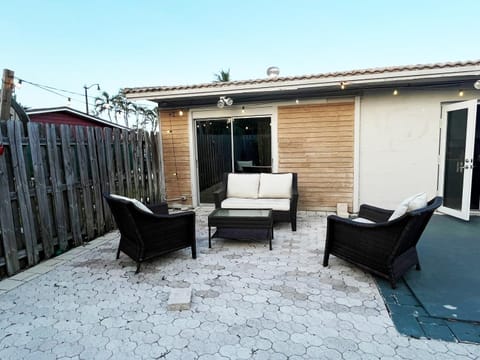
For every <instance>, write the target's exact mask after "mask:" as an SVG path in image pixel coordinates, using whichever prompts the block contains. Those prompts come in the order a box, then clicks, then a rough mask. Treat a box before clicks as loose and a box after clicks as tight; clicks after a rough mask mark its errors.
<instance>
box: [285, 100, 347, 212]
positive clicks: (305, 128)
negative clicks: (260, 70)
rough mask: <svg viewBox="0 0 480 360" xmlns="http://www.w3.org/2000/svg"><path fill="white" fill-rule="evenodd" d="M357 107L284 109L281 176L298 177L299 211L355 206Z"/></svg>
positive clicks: (328, 105) (333, 105)
mask: <svg viewBox="0 0 480 360" xmlns="http://www.w3.org/2000/svg"><path fill="white" fill-rule="evenodd" d="M354 108H355V103H354V102H353V101H352V102H337V103H325V104H312V105H293V106H279V107H278V167H279V168H278V170H279V172H283V171H285V172H287V171H291V172H297V173H298V187H299V189H298V191H299V209H300V210H334V209H336V205H337V203H347V204H348V208H349V211H351V210H352V205H353V163H354V160H353V152H354Z"/></svg>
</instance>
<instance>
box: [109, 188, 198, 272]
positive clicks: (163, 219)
mask: <svg viewBox="0 0 480 360" xmlns="http://www.w3.org/2000/svg"><path fill="white" fill-rule="evenodd" d="M104 197H105V199H106V200H107V202H108V205H109V206H110V209H111V211H112V214H113V217H114V218H115V222H116V223H117V226H118V229H119V230H120V235H121V237H120V243H119V245H118V250H117V259H118V258H119V256H120V251H122V252H124V253H125V254H127V255H128V256H130V257H131V258H132V259H133V260H135V261H136V263H137V270H136V272H135V273H138V272H139V271H140V264H141V263H142V262H143V261H145V260H148V259H151V258H153V257H156V256H159V255H162V254H166V253H169V252H172V251H176V250H180V249H184V248H187V247H190V248H191V249H192V258H194V259H195V258H196V257H197V253H196V242H195V213H194V212H193V211H186V212H182V213H177V214H168V206H167V204H166V203H162V204H159V205H153V206H148V208H149V209H150V210H151V211H152V212H153V213H149V212H146V211H143V210H140V209H139V208H138V207H137V206H136V205H135V204H134V203H132V202H131V201H127V200H123V199H118V198H114V197H112V196H110V195H108V194H105V195H104Z"/></svg>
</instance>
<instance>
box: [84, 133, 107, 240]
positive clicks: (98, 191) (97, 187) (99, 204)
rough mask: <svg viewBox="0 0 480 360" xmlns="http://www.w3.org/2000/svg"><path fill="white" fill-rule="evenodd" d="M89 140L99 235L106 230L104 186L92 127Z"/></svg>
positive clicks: (88, 136) (88, 135)
mask: <svg viewBox="0 0 480 360" xmlns="http://www.w3.org/2000/svg"><path fill="white" fill-rule="evenodd" d="M87 140H88V155H89V162H90V170H91V172H92V173H91V176H92V178H91V182H92V188H93V197H94V199H95V206H94V210H95V220H96V230H97V235H98V234H103V231H104V230H105V220H104V211H103V199H102V188H101V184H100V175H99V174H98V172H99V170H98V157H97V148H96V145H95V132H94V129H93V128H92V127H89V128H87Z"/></svg>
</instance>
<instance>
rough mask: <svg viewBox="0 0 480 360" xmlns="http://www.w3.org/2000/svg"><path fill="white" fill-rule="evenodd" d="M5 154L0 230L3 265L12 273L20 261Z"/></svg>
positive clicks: (0, 188)
mask: <svg viewBox="0 0 480 360" xmlns="http://www.w3.org/2000/svg"><path fill="white" fill-rule="evenodd" d="M4 131H5V129H3V127H2V126H0V139H1V140H2V144H4V146H6V141H5V140H4V136H3V132H4ZM6 155H7V150H5V152H4V154H3V155H2V156H0V219H1V224H0V225H1V230H2V245H3V256H4V259H5V261H4V266H5V265H6V268H7V274H8V275H13V274H15V273H16V272H18V271H19V270H20V262H19V261H18V250H17V240H16V238H15V225H14V222H13V211H12V206H11V204H12V202H11V201H12V200H11V197H10V186H9V178H8V169H7V161H6Z"/></svg>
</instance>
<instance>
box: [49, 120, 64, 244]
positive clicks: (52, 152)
mask: <svg viewBox="0 0 480 360" xmlns="http://www.w3.org/2000/svg"><path fill="white" fill-rule="evenodd" d="M47 151H48V159H49V161H48V163H49V165H50V178H51V184H52V192H53V200H54V209H55V222H56V229H57V238H58V246H59V251H60V252H62V251H65V250H66V249H67V247H68V239H67V219H66V217H65V201H64V198H63V191H62V188H64V182H63V177H62V168H63V163H61V162H60V156H59V149H58V143H57V131H56V128H55V126H53V125H47Z"/></svg>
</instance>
